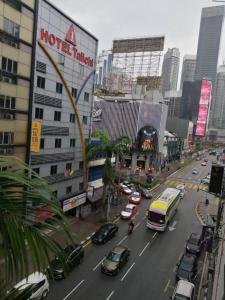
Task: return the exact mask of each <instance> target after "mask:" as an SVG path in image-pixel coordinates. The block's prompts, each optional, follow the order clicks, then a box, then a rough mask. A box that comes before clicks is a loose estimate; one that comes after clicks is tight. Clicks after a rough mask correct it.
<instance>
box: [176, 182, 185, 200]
mask: <svg viewBox="0 0 225 300" xmlns="http://www.w3.org/2000/svg"><path fill="white" fill-rule="evenodd" d="M176 189H177V190H179V191H181V193H180V196H181V197H182V198H183V197H184V195H185V193H186V191H185V185H184V184H178V185H177V186H176Z"/></svg>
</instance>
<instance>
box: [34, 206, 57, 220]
mask: <svg viewBox="0 0 225 300" xmlns="http://www.w3.org/2000/svg"><path fill="white" fill-rule="evenodd" d="M54 214H55V213H54V212H53V211H52V210H51V208H48V207H42V208H40V209H38V211H37V212H36V221H37V222H40V221H44V220H46V219H48V218H50V217H52V216H54Z"/></svg>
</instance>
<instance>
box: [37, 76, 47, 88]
mask: <svg viewBox="0 0 225 300" xmlns="http://www.w3.org/2000/svg"><path fill="white" fill-rule="evenodd" d="M37 87H39V88H40V89H45V78H44V77H41V76H37Z"/></svg>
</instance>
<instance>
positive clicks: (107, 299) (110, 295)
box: [106, 291, 115, 300]
mask: <svg viewBox="0 0 225 300" xmlns="http://www.w3.org/2000/svg"><path fill="white" fill-rule="evenodd" d="M114 293H115V291H112V292H111V293H110V294H109V296H108V297H107V298H106V300H109V299H110V298H111V297H112V295H113V294H114Z"/></svg>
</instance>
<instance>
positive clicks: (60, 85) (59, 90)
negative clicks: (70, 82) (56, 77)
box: [56, 82, 63, 94]
mask: <svg viewBox="0 0 225 300" xmlns="http://www.w3.org/2000/svg"><path fill="white" fill-rule="evenodd" d="M62 90H63V85H62V83H60V82H56V93H59V94H62Z"/></svg>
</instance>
